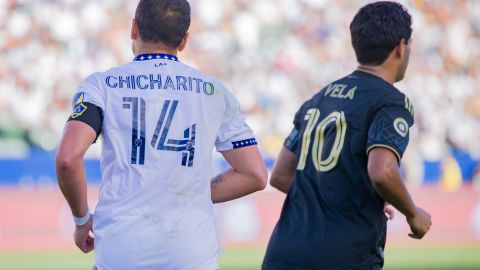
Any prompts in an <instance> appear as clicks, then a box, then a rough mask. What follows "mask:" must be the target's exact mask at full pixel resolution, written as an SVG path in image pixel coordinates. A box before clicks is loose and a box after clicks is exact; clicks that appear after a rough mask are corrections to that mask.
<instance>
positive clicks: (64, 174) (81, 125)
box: [56, 96, 103, 253]
mask: <svg viewBox="0 0 480 270" xmlns="http://www.w3.org/2000/svg"><path fill="white" fill-rule="evenodd" d="M82 99H83V96H82ZM82 99H80V100H79V101H78V103H77V105H76V106H75V109H74V112H73V114H72V115H71V116H70V118H69V120H68V122H67V124H66V125H65V128H64V131H63V135H62V139H61V141H60V145H59V147H58V151H57V157H56V169H57V180H58V185H59V187H60V190H61V191H62V193H63V196H64V197H65V199H66V200H67V203H68V205H69V206H70V209H71V211H72V215H73V216H74V221H75V224H76V227H75V233H74V240H75V244H76V245H77V246H78V247H79V248H80V250H82V251H83V252H85V253H87V252H90V251H92V250H93V248H94V243H93V242H94V240H93V237H91V236H90V232H91V230H92V223H93V216H92V215H90V213H89V209H88V203H87V180H86V173H85V167H84V164H83V157H84V155H85V152H86V151H87V149H88V148H89V147H90V145H92V143H93V142H95V140H96V138H97V137H98V135H99V134H100V132H101V127H102V120H103V119H102V112H101V109H100V108H98V107H96V106H95V105H93V104H91V103H83V102H82Z"/></svg>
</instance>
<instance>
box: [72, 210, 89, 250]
mask: <svg viewBox="0 0 480 270" xmlns="http://www.w3.org/2000/svg"><path fill="white" fill-rule="evenodd" d="M92 224H93V214H92V215H90V219H89V220H88V222H87V223H85V224H83V225H80V226H75V233H74V234H73V238H74V239H75V245H77V247H78V248H79V249H80V250H81V251H83V252H84V253H88V252H90V251H92V250H93V248H94V246H93V242H94V238H93V237H92V236H90V232H91V231H92ZM92 233H93V231H92Z"/></svg>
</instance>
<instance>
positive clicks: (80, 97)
mask: <svg viewBox="0 0 480 270" xmlns="http://www.w3.org/2000/svg"><path fill="white" fill-rule="evenodd" d="M84 96H85V93H84V92H79V93H77V94H75V96H74V97H73V102H72V107H73V108H75V107H76V106H77V105H78V104H80V103H82V102H83V97H84Z"/></svg>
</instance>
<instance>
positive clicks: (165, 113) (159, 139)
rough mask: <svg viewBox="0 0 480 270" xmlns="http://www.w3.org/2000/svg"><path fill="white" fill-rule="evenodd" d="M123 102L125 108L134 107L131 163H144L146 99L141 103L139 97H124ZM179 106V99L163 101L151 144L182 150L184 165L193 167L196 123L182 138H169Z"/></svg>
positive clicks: (163, 148)
mask: <svg viewBox="0 0 480 270" xmlns="http://www.w3.org/2000/svg"><path fill="white" fill-rule="evenodd" d="M123 102H124V103H123V108H124V109H132V152H131V164H137V163H138V164H140V165H143V164H144V162H145V106H146V105H145V101H144V100H143V99H142V98H140V104H139V98H138V97H124V98H123ZM177 106H178V100H173V101H172V100H166V101H165V102H164V103H163V107H162V112H161V114H160V117H159V118H158V122H157V126H156V128H155V132H154V133H153V137H152V140H151V145H152V147H153V148H154V149H156V150H160V151H174V152H182V166H185V167H192V166H193V159H194V157H195V133H196V124H193V125H191V126H190V127H188V128H187V129H185V130H184V131H183V138H182V139H180V140H176V139H168V131H169V129H170V125H171V124H172V120H173V117H174V116H175V112H176V110H177ZM132 107H133V108H132ZM139 113H140V114H139ZM139 122H140V123H139ZM138 130H140V135H139V134H138V133H139V132H138ZM157 143H158V144H157Z"/></svg>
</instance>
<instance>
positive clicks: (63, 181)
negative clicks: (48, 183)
mask: <svg viewBox="0 0 480 270" xmlns="http://www.w3.org/2000/svg"><path fill="white" fill-rule="evenodd" d="M57 178H58V185H59V186H60V190H61V191H62V193H63V196H64V197H65V199H66V200H67V202H68V205H69V206H70V209H71V210H72V214H73V215H74V216H76V217H83V216H84V215H85V214H86V213H87V210H88V203H87V181H86V175H85V167H84V164H83V160H82V159H78V160H75V161H74V162H72V163H70V164H68V165H65V164H61V163H57Z"/></svg>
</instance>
